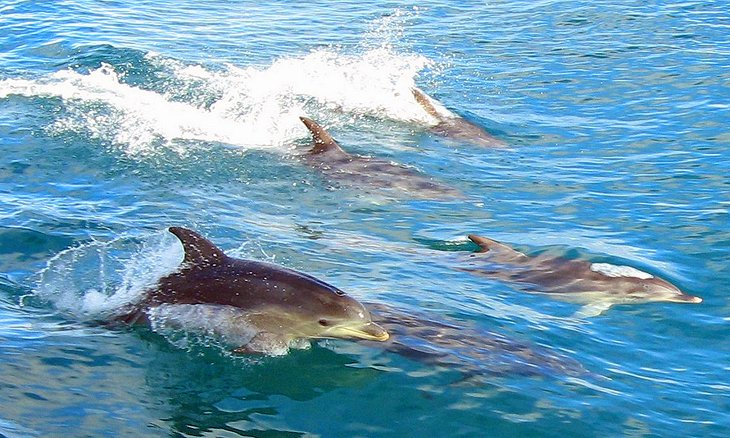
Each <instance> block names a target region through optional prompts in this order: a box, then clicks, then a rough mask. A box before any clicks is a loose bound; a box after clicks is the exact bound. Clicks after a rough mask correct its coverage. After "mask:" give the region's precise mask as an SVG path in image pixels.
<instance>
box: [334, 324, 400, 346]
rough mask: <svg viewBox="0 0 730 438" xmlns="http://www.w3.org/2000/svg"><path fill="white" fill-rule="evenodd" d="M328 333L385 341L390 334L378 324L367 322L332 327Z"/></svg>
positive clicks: (342, 336) (336, 335) (341, 336)
mask: <svg viewBox="0 0 730 438" xmlns="http://www.w3.org/2000/svg"><path fill="white" fill-rule="evenodd" d="M329 334H330V335H332V336H335V337H338V338H355V339H365V340H368V341H380V342H383V341H387V340H388V338H390V334H389V333H388V332H387V331H386V330H385V329H384V328H383V327H381V326H379V325H378V324H375V323H374V322H368V323H365V324H363V325H359V326H349V327H348V326H339V327H333V328H332V330H330V331H329Z"/></svg>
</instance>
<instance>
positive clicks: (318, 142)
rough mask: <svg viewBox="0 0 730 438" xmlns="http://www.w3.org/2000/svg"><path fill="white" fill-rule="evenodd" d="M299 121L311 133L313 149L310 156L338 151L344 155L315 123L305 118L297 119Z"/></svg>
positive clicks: (329, 136) (332, 139) (328, 135)
mask: <svg viewBox="0 0 730 438" xmlns="http://www.w3.org/2000/svg"><path fill="white" fill-rule="evenodd" d="M299 120H301V121H302V123H304V126H306V127H307V129H309V132H311V133H312V140H313V142H314V147H313V148H312V149H311V150H310V151H309V153H311V154H321V153H323V152H328V151H333V150H334V151H339V152H342V153H345V151H344V150H342V148H341V147H340V145H338V144H337V142H336V141H335V139H334V138H332V136H331V135H330V133H329V132H327V131H326V130H325V129H324V128H323V127H321V126H319V125H318V124H317V122H315V121H314V120H312V119H310V118H307V117H299Z"/></svg>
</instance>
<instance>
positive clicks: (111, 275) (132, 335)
mask: <svg viewBox="0 0 730 438" xmlns="http://www.w3.org/2000/svg"><path fill="white" fill-rule="evenodd" d="M417 5H418V6H413V5H406V4H400V3H395V2H386V1H360V2H310V3H307V4H297V3H294V2H284V1H275V2H265V3H262V4H252V3H249V2H224V1H216V0H213V1H207V2H170V1H155V2H148V1H134V2H132V1H104V2H101V1H84V0H69V1H48V2H33V1H12V0H11V1H4V2H2V3H0V148H2V154H0V351H1V352H2V354H0V394H1V395H2V399H3V408H2V410H1V411H0V435H3V436H9V437H11V436H12V437H14V436H60V435H64V436H140V435H149V436H157V435H159V436H298V435H307V436H309V435H319V436H425V435H429V436H433V435H436V436H451V435H454V436H561V437H564V436H620V435H629V436H668V435H670V434H679V435H682V436H718V437H719V436H727V434H728V433H729V431H730V381H729V379H728V374H729V373H728V369H729V368H730V342H729V341H728V338H730V327H729V323H730V316H729V315H730V304H729V303H728V301H727V298H726V296H727V287H728V284H729V283H730V270H728V264H729V262H730V229H729V228H730V227H729V225H728V224H730V220H729V214H728V211H729V209H730V194H729V192H730V179H729V177H728V175H729V174H730V158H728V156H729V155H728V144H729V143H730V128H728V126H729V123H728V122H730V105H729V104H728V102H729V101H730V85H728V84H730V61H728V60H729V59H730V42H729V40H728V38H727V34H728V31H730V13H729V12H728V11H727V7H726V5H725V4H724V3H723V2H695V1H688V2H683V3H669V2H658V3H652V4H645V3H644V2H618V3H616V2H604V1H599V2H586V1H582V2H564V1H541V2H518V1H503V2H489V3H487V4H483V3H479V2H446V1H429V2H418V3H417ZM414 85H417V86H418V87H420V88H421V89H423V90H425V91H426V92H427V93H429V94H430V95H431V96H432V97H434V98H435V99H438V100H439V102H441V103H442V104H443V105H444V106H446V107H448V108H449V109H451V110H452V111H454V112H456V113H458V114H460V115H462V116H464V117H466V118H467V119H468V120H470V121H472V122H474V123H476V124H478V125H480V126H482V127H484V128H486V129H487V130H489V131H490V132H492V133H494V134H495V135H497V136H498V137H499V138H500V139H502V140H504V141H505V142H507V143H509V145H510V147H509V148H508V149H485V148H479V147H475V146H473V145H470V144H468V143H465V142H461V141H449V140H447V139H443V138H440V137H435V136H432V135H431V134H429V132H428V130H427V129H426V126H425V125H424V119H423V118H424V117H425V116H424V114H423V112H422V111H421V110H420V109H419V107H418V106H417V105H416V104H415V103H414V102H413V100H412V99H411V98H410V93H409V88H410V87H412V86H414ZM300 115H308V116H310V117H312V118H315V119H316V120H318V121H320V123H322V124H324V125H326V126H327V127H328V128H329V129H330V131H331V132H332V133H333V135H334V136H335V137H336V138H337V139H338V140H339V142H340V144H341V145H342V146H343V147H345V148H346V149H347V150H348V151H351V152H355V153H359V154H366V155H371V156H373V157H378V158H381V159H385V160H391V161H393V162H397V163H403V164H406V165H409V166H412V167H413V168H415V169H417V170H419V171H421V172H423V173H424V174H427V175H431V176H433V177H434V178H435V179H436V180H437V181H438V182H440V183H443V184H446V185H449V186H451V187H454V188H456V189H458V190H460V191H461V192H463V193H464V197H463V198H459V199H441V200H438V199H435V200H430V199H411V198H409V197H408V196H402V195H398V194H394V193H385V194H383V193H380V192H379V191H378V190H377V189H376V188H372V187H353V186H347V185H344V186H343V185H341V184H339V183H333V182H332V181H329V180H327V179H326V178H325V177H324V176H323V175H322V174H320V173H318V172H317V171H316V170H315V169H311V168H308V167H306V166H305V165H303V164H302V162H301V160H299V159H298V158H297V156H298V155H299V154H300V153H301V152H302V151H303V150H305V149H306V148H307V147H308V145H309V139H308V136H307V132H306V130H305V129H304V127H303V126H302V125H301V123H300V122H299V120H298V116H300ZM171 225H184V226H187V227H191V228H194V229H197V230H198V231H200V232H201V233H203V234H205V235H206V236H208V237H209V238H211V239H212V240H213V241H214V242H216V243H217V244H218V245H220V246H221V248H223V249H225V250H226V251H227V252H228V253H229V254H233V255H236V256H239V257H246V258H255V259H260V260H268V261H274V262H276V263H279V264H282V265H285V266H288V267H291V268H294V269H298V270H301V271H304V272H307V273H310V274H312V275H315V276H317V277H319V278H322V279H325V280H326V281H328V282H330V283H332V284H334V285H336V286H338V287H340V288H341V289H343V290H345V291H347V292H348V293H349V294H350V295H352V296H354V297H356V298H358V299H360V300H362V301H366V302H370V303H376V304H380V305H382V304H385V305H388V306H390V307H392V308H395V309H398V311H401V312H403V314H404V315H411V314H419V315H421V314H424V313H425V314H427V315H429V316H428V318H431V319H434V320H443V321H447V322H448V323H449V324H453V325H456V326H458V327H465V330H464V336H465V339H469V340H470V343H468V344H467V347H466V348H456V347H454V349H452V350H448V349H447V352H448V353H450V354H451V358H452V360H451V361H450V362H449V363H448V364H446V363H436V364H434V363H429V362H423V361H418V360H414V359H413V358H410V357H406V356H402V355H398V354H395V353H392V352H387V351H383V350H382V349H379V348H378V347H377V346H372V345H364V344H358V343H355V342H347V341H322V342H319V343H317V344H316V345H313V346H312V348H310V349H308V350H292V351H291V352H290V353H289V354H288V355H287V356H284V357H274V358H256V359H246V358H237V357H232V356H231V355H230V354H229V353H228V352H227V351H226V350H225V349H224V348H221V346H220V345H219V344H218V342H217V340H216V339H210V338H207V337H205V336H203V337H194V336H192V337H191V336H189V335H188V334H187V333H175V332H173V333H156V332H153V331H151V330H148V329H143V328H140V329H132V330H125V329H111V328H105V327H103V326H99V325H98V324H92V323H90V322H89V321H91V320H95V319H98V318H99V316H100V315H104V314H105V312H108V311H110V310H113V309H114V308H116V307H119V306H121V305H123V304H124V303H125V302H129V300H130V299H132V298H133V297H134V296H138V294H139V293H141V291H143V290H144V287H145V285H148V284H150V283H153V282H154V280H155V278H157V277H159V276H160V275H162V274H164V273H165V272H169V271H170V270H172V269H174V268H175V266H176V264H177V263H178V261H179V260H180V258H181V249H180V248H179V246H178V245H177V244H176V242H175V240H174V238H173V237H172V236H170V235H168V233H167V232H166V231H165V229H166V227H168V226H171ZM469 233H476V234H481V235H485V236H489V237H492V238H495V239H498V240H501V241H504V242H509V243H510V244H512V245H514V246H516V247H518V248H519V249H520V250H522V251H526V252H531V253H539V252H543V251H552V252H554V253H556V254H560V255H563V256H567V257H570V258H577V257H580V258H585V259H589V260H595V261H602V262H610V263H615V264H626V265H630V266H633V267H636V268H638V269H642V270H645V271H648V272H651V273H652V274H655V275H659V276H662V277H664V278H667V279H669V280H671V281H672V282H673V283H675V284H676V285H678V286H679V287H680V288H681V289H682V290H684V291H686V292H687V293H689V294H692V295H698V296H701V297H703V298H704V302H703V303H701V304H697V305H680V304H672V303H653V304H641V305H625V306H616V307H614V308H611V309H610V310H608V311H607V312H606V313H605V314H603V315H601V316H597V317H594V318H590V319H576V318H573V317H572V315H573V314H574V313H575V312H576V310H578V306H577V305H575V304H571V303H565V302H560V301H554V300H551V299H550V298H548V297H545V296H542V295H535V294H525V293H523V292H521V290H520V288H519V287H517V286H515V285H512V284H508V283H504V282H501V281H499V280H495V279H489V278H484V277H477V276H473V275H471V274H469V273H467V272H463V271H460V270H459V269H458V268H459V267H460V261H461V259H460V256H461V255H462V254H463V253H464V252H465V251H471V250H474V249H475V247H473V246H471V245H469V244H467V242H466V235H467V234H469ZM466 328H468V329H466ZM490 334H498V335H499V336H503V337H504V338H505V339H508V340H509V342H510V343H511V344H512V345H526V346H529V348H530V349H532V350H534V351H535V352H539V354H537V353H536V356H535V362H534V363H530V360H528V361H527V362H528V364H527V365H535V366H536V368H537V372H534V373H525V372H522V371H521V370H523V368H524V365H525V364H524V363H520V360H519V359H518V358H516V357H513V356H510V355H509V354H501V353H502V352H500V351H499V350H497V351H496V352H495V351H491V352H487V353H489V354H481V353H485V351H483V350H485V349H486V350H488V348H487V347H486V346H487V345H488V344H487V342H486V341H485V344H484V346H481V347H480V344H479V339H480V338H479V336H481V335H483V336H484V339H488V338H489V336H492V335H490ZM420 341H423V339H421V340H419V339H414V340H412V341H411V342H414V343H416V342H420ZM472 349H473V350H472ZM474 355H476V356H474ZM474 357H476V358H477V359H476V360H474ZM546 358H549V359H551V360H553V361H557V362H559V363H563V364H565V367H561V366H549V365H547V363H548V362H549V361H548V359H546ZM464 375H467V376H469V378H466V379H465V378H464Z"/></svg>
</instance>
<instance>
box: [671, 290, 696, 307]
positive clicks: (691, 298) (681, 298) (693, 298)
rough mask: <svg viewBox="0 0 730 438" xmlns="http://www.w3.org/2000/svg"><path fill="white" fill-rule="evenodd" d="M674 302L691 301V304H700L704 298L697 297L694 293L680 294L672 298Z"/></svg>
mask: <svg viewBox="0 0 730 438" xmlns="http://www.w3.org/2000/svg"><path fill="white" fill-rule="evenodd" d="M672 302H675V303H691V304H699V303H701V302H702V298H700V297H696V296H694V295H687V294H684V293H682V294H679V295H677V296H675V297H674V299H672Z"/></svg>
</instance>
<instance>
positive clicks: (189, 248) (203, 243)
mask: <svg viewBox="0 0 730 438" xmlns="http://www.w3.org/2000/svg"><path fill="white" fill-rule="evenodd" d="M168 231H170V232H171V233H172V234H174V235H175V236H176V237H177V238H178V239H180V242H181V243H182V246H183V250H184V251H185V258H184V259H183V263H184V264H185V265H186V266H187V267H188V268H192V267H200V266H214V265H217V264H220V263H221V262H222V261H223V260H225V259H226V257H227V256H226V255H225V254H224V253H223V251H221V250H220V249H219V248H218V247H217V246H215V245H214V244H213V243H212V242H211V241H210V240H208V239H206V238H205V237H203V236H201V235H200V234H198V233H196V232H195V231H192V230H188V229H187V228H182V227H170V228H169V229H168Z"/></svg>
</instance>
